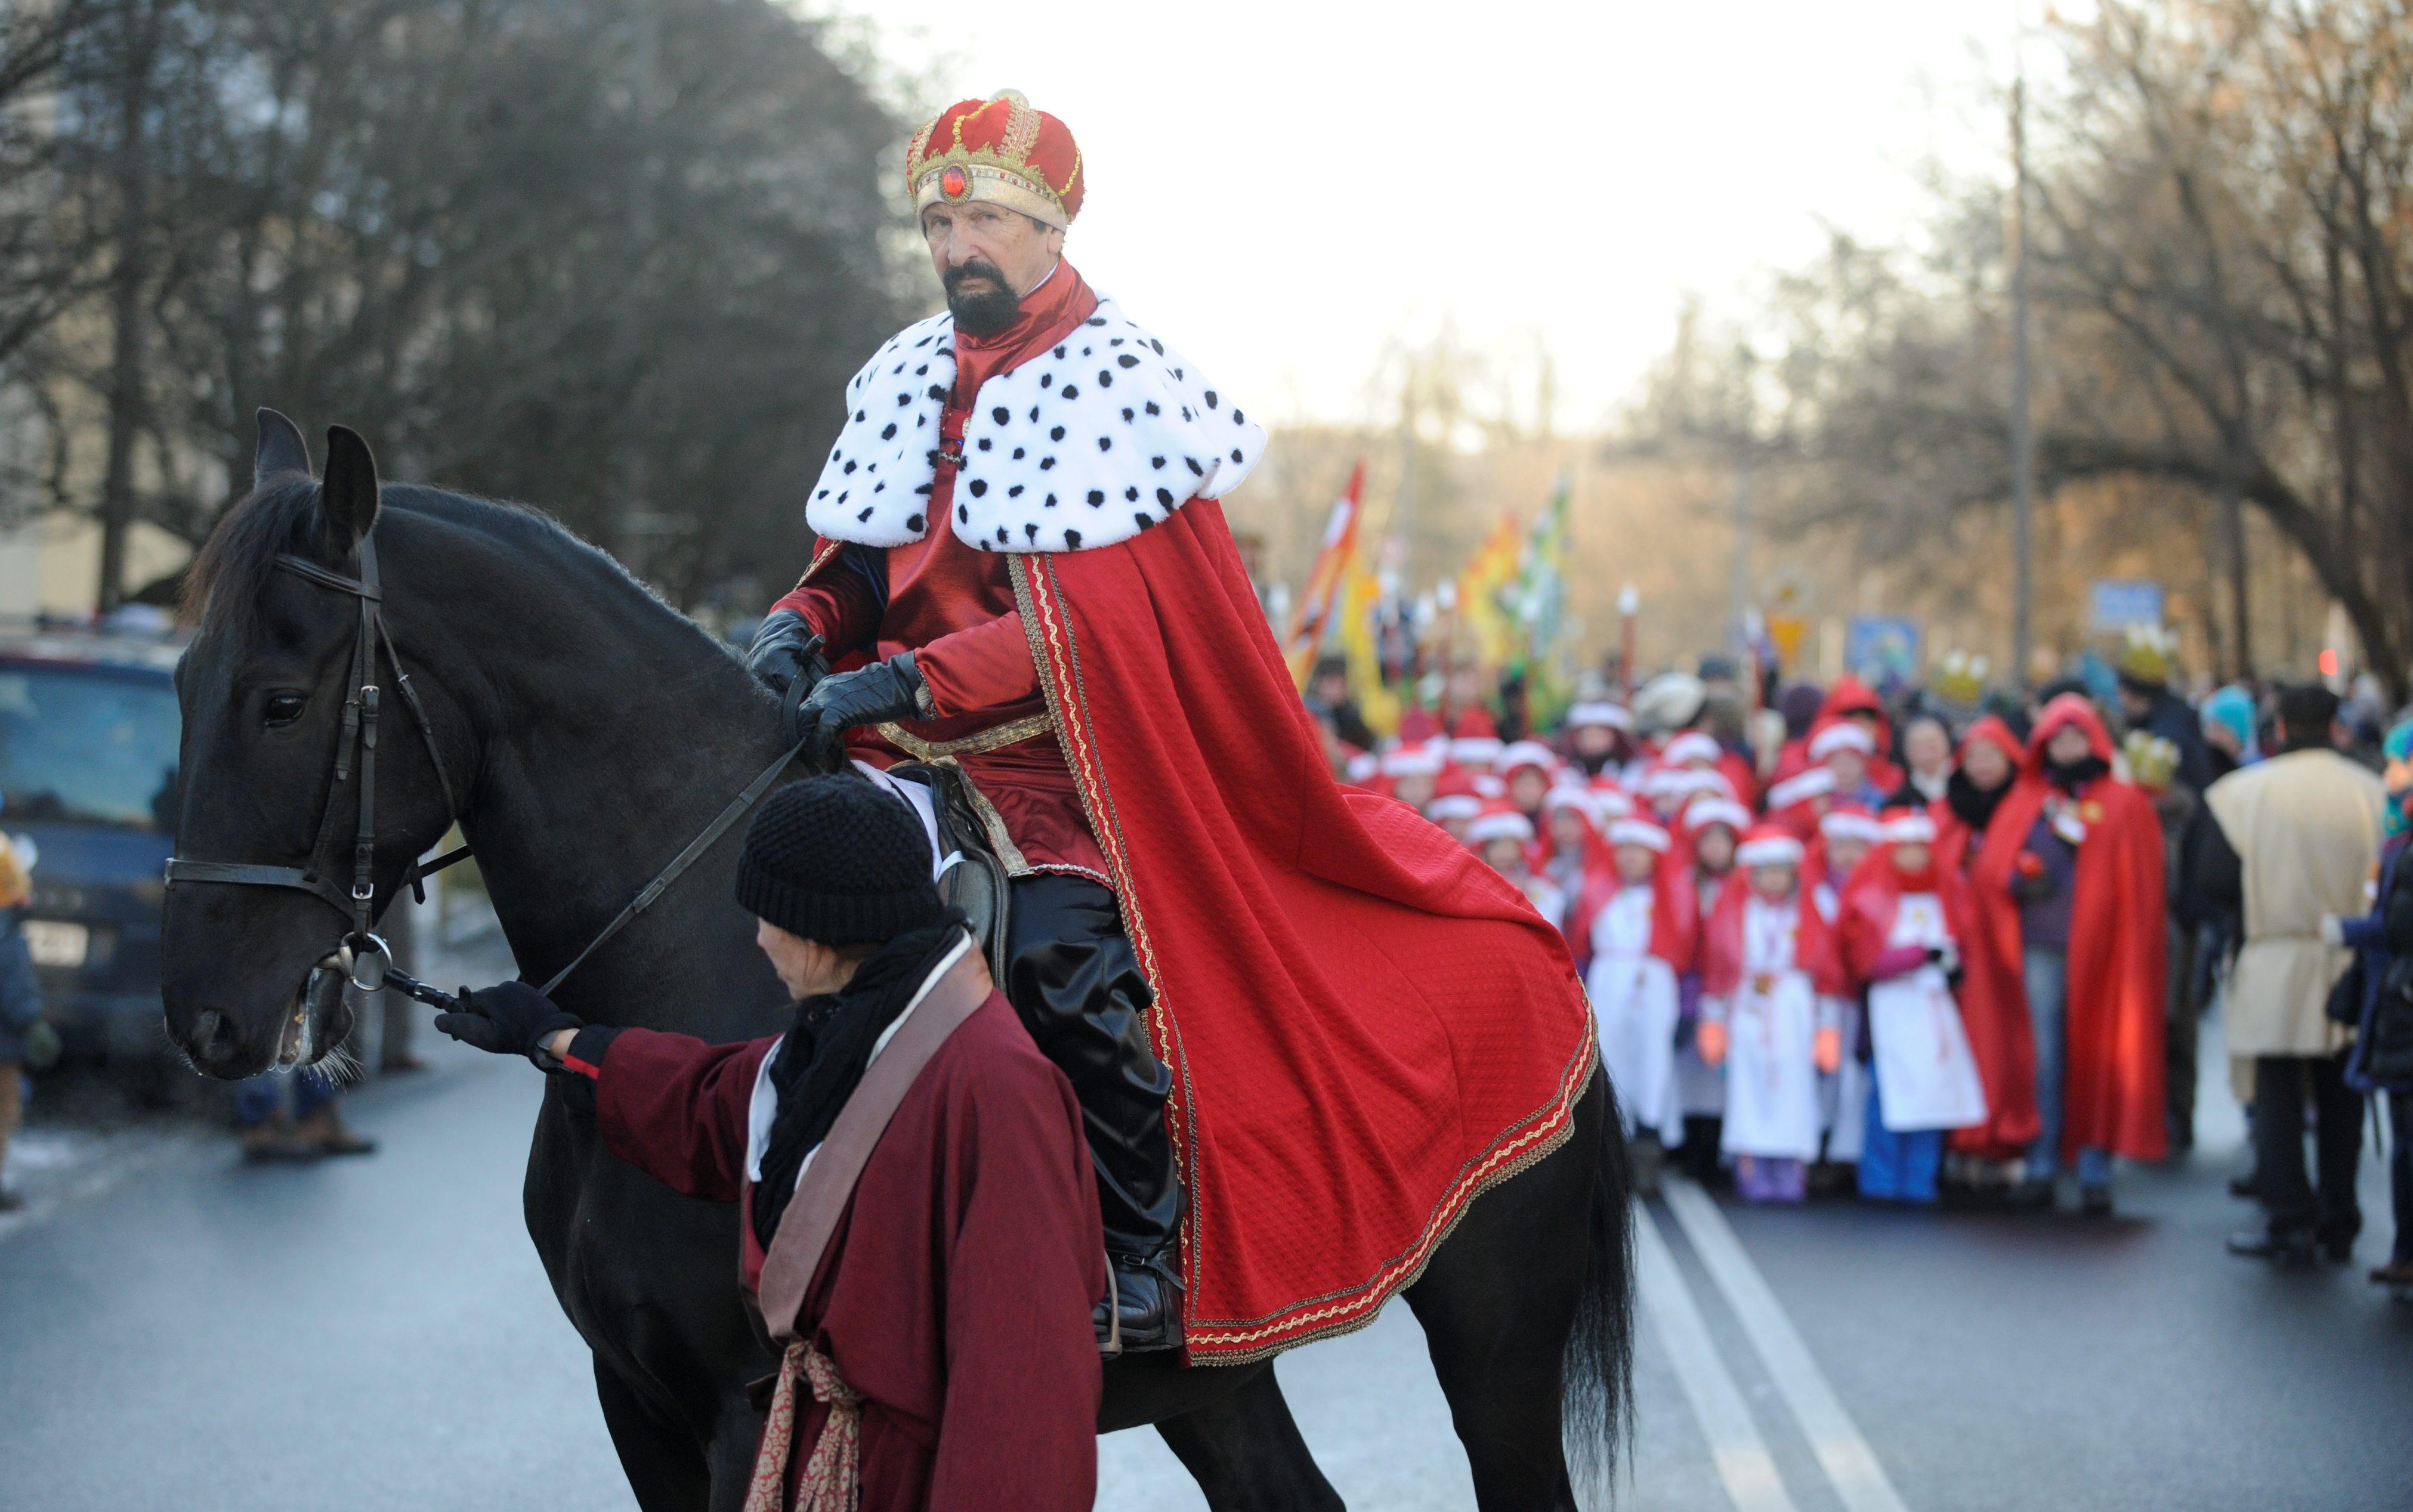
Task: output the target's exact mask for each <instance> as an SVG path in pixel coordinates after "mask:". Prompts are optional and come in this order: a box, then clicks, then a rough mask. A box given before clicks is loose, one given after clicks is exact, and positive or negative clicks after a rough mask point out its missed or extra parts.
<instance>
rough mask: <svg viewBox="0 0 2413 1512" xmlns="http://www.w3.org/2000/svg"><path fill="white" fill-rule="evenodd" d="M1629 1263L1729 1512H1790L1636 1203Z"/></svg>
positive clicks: (1689, 1299) (1669, 1260)
mask: <svg viewBox="0 0 2413 1512" xmlns="http://www.w3.org/2000/svg"><path fill="white" fill-rule="evenodd" d="M1634 1256H1635V1259H1636V1262H1637V1264H1638V1266H1639V1267H1640V1272H1641V1273H1640V1276H1639V1278H1638V1279H1639V1280H1640V1282H1641V1284H1642V1305H1643V1307H1644V1308H1645V1309H1646V1310H1648V1311H1649V1312H1650V1314H1651V1326H1652V1327H1655V1328H1657V1329H1658V1331H1659V1339H1660V1342H1662V1343H1664V1344H1665V1345H1666V1347H1667V1355H1668V1357H1669V1358H1670V1359H1671V1360H1672V1361H1674V1363H1675V1367H1676V1380H1677V1383H1678V1384H1679V1385H1680V1386H1682V1387H1683V1388H1684V1399H1685V1400H1686V1401H1690V1402H1691V1403H1692V1404H1693V1416H1694V1418H1695V1421H1697V1422H1698V1423H1699V1424H1700V1425H1701V1432H1702V1435H1703V1436H1704V1437H1706V1438H1707V1439H1708V1440H1709V1441H1710V1459H1711V1460H1714V1461H1715V1462H1716V1464H1717V1469H1718V1478H1719V1479H1720V1480H1722V1481H1724V1482H1725V1488H1726V1500H1728V1501H1730V1502H1732V1503H1733V1504H1734V1506H1735V1512H1793V1498H1792V1497H1791V1496H1789V1495H1787V1494H1786V1493H1785V1490H1784V1480H1783V1479H1782V1478H1781V1477H1780V1476H1779V1475H1777V1473H1776V1460H1774V1459H1773V1458H1772V1457H1771V1456H1770V1455H1769V1452H1768V1441H1767V1440H1766V1439H1763V1438H1761V1437H1760V1434H1759V1426H1758V1425H1757V1424H1755V1423H1754V1422H1753V1421H1752V1420H1751V1408H1750V1406H1749V1405H1748V1404H1746V1403H1745V1402H1744V1401H1743V1400H1742V1391H1741V1389H1740V1388H1739V1387H1738V1386H1736V1385H1735V1378H1734V1376H1733V1375H1732V1374H1731V1373H1729V1372H1728V1371H1727V1370H1726V1367H1725V1361H1724V1360H1723V1359H1720V1358H1719V1357H1718V1348H1717V1345H1716V1343H1715V1342H1713V1341H1711V1339H1710V1330H1709V1326H1708V1325H1707V1324H1705V1323H1703V1322H1702V1321H1701V1310H1700V1307H1699V1305H1698V1304H1697V1303H1695V1301H1694V1300H1693V1294H1692V1293H1691V1292H1690V1291H1688V1290H1686V1289H1685V1286H1684V1277H1683V1273H1682V1272H1681V1271H1680V1270H1678V1269H1677V1268H1676V1257H1675V1256H1674V1255H1672V1254H1669V1253H1667V1241H1666V1240H1665V1239H1664V1238H1660V1237H1659V1225H1658V1224H1656V1223H1652V1222H1651V1212H1650V1209H1648V1208H1645V1207H1643V1206H1642V1205H1641V1204H1640V1203H1636V1204H1635V1205H1634Z"/></svg>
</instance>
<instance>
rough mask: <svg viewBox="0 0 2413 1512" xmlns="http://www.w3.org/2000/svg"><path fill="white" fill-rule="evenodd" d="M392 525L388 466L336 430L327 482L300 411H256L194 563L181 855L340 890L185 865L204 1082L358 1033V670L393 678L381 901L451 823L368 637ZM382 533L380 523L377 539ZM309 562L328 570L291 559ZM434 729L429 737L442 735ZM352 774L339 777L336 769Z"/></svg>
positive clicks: (185, 973) (180, 920) (312, 1056)
mask: <svg viewBox="0 0 2413 1512" xmlns="http://www.w3.org/2000/svg"><path fill="white" fill-rule="evenodd" d="M377 518H378V483H377V463H376V461H375V460H374V459H373V458H372V457H371V456H370V454H369V449H368V446H367V443H365V442H363V440H362V439H361V437H359V436H357V435H355V434H354V433H352V432H351V431H349V430H347V429H345V428H343V427H342V426H336V427H333V429H331V430H330V431H329V432H328V436H327V470H326V476H325V478H324V479H323V480H320V479H314V478H313V477H312V476H311V472H310V457H309V452H308V449H307V447H306V445H305V444H304V442H303V438H302V434H301V432H300V431H299V430H297V429H296V428H295V427H294V425H293V422H290V421H289V420H287V419H286V418H285V417H284V416H282V415H279V414H277V413H275V412H274V411H273V410H262V411H260V415H259V450H258V452H257V454H256V457H255V460H254V483H253V489H252V492H251V494H250V495H249V496H248V497H245V498H244V499H243V500H242V501H240V502H239V503H237V504H236V505H235V506H234V507H233V509H231V510H230V511H228V514H227V517H226V518H225V520H223V521H222V522H221V523H220V525H219V526H218V528H217V529H216V530H215V532H214V533H213V534H212V536H211V538H210V541H209V542H208V544H207V545H205V546H204V547H203V548H202V551H201V554H200V556H199V557H198V558H197V559H196V560H195V563H194V568H193V571H192V573H191V574H190V580H189V587H188V590H187V597H188V606H189V608H190V609H191V610H192V611H193V612H194V613H195V614H196V615H197V618H198V630H197V633H196V634H195V636H194V639H193V642H192V645H191V646H190V648H189V649H188V650H187V651H186V652H185V656H184V659H183V660H182V661H181V663H180V664H179V665H178V667H177V670H176V698H177V703H178V704H179V706H180V707H181V709H182V711H183V716H184V732H183V741H182V746H181V749H180V752H179V760H178V769H179V773H180V793H179V802H178V810H177V820H176V845H177V852H178V856H179V862H180V863H182V862H183V861H185V860H186V859H188V858H189V859H195V860H200V861H203V862H220V863H234V864H239V865H244V866H251V867H261V868H292V869H293V872H294V874H295V875H296V876H298V877H299V878H302V879H305V880H311V881H315V882H324V883H332V886H319V887H318V888H317V889H316V890H315V891H314V890H309V889H305V888H304V887H303V886H298V885H294V884H293V883H292V882H287V883H285V884H283V885H268V886H246V885H239V884H237V883H236V882H233V881H232V880H217V879H210V878H206V877H204V878H202V879H200V880H187V879H183V878H179V879H177V880H175V881H174V882H172V883H171V885H170V888H169V892H168V899H167V903H166V907H165V912H164V917H163V919H162V926H161V940H160V943H161V953H162V982H161V986H162V990H163V995H164V998H165V1002H166V1011H167V1027H168V1033H169V1037H170V1039H171V1040H173V1041H174V1042H175V1044H176V1045H177V1046H178V1047H179V1048H180V1049H182V1050H183V1051H184V1052H185V1055H186V1057H188V1058H189V1059H190V1060H191V1061H192V1063H193V1065H194V1066H195V1067H196V1068H197V1069H199V1070H200V1071H201V1072H202V1073H204V1074H205V1075H212V1076H218V1077H226V1078H234V1077H242V1076H249V1075H256V1074H258V1073H259V1072H261V1071H265V1070H268V1069H269V1068H271V1067H274V1066H300V1065H307V1064H311V1063H313V1062H315V1061H318V1060H322V1059H324V1058H325V1057H326V1056H327V1055H329V1054H330V1053H332V1052H333V1050H334V1049H335V1047H336V1046H338V1045H341V1044H342V1043H343V1042H344V1039H345V1037H346V1036H347V1035H348V1033H349V1031H350V1030H351V1027H352V1011H351V1009H350V1008H349V1006H348V1004H347V1003H346V1002H345V1001H344V982H345V973H344V971H342V970H340V969H339V964H338V963H339V961H340V960H341V959H342V956H341V955H340V949H341V946H342V942H343V941H344V940H345V938H346V936H347V935H348V933H349V932H350V930H351V928H352V926H353V920H352V919H351V918H350V917H349V916H348V914H347V912H345V911H344V908H343V905H342V903H341V902H340V901H339V899H342V898H344V897H348V894H349V893H350V891H351V889H352V886H353V878H354V874H355V866H354V843H355V831H356V828H357V827H358V826H357V823H356V822H357V818H358V814H359V808H360V788H361V784H362V782H363V777H364V776H365V775H367V774H366V773H365V772H364V770H363V768H364V766H365V765H367V764H368V763H364V762H363V761H362V760H360V759H359V757H360V755H361V754H362V753H363V751H364V750H365V749H366V746H365V743H363V741H361V740H360V738H359V736H358V734H356V728H357V724H358V721H359V719H360V717H361V713H362V711H361V709H360V708H359V707H357V706H354V707H348V705H356V704H358V703H359V702H360V700H359V698H358V696H357V695H358V689H357V687H356V684H355V676H356V674H357V673H358V672H359V669H360V668H361V667H363V666H364V667H365V669H366V673H365V676H364V677H363V678H362V679H361V680H363V681H365V682H367V683H369V684H383V685H385V686H384V688H383V689H382V694H383V697H382V699H381V704H382V708H381V711H380V717H379V719H377V721H376V723H377V726H378V728H377V739H376V743H375V761H374V798H375V808H374V815H375V836H376V846H375V850H374V860H373V866H372V868H371V875H372V878H373V880H374V902H375V903H376V904H378V905H381V904H382V903H384V902H385V901H387V900H389V899H390V898H391V897H392V894H393V892H394V890H395V889H396V887H397V886H398V885H399V883H400V882H401V880H402V876H403V872H404V868H405V867H407V866H408V864H409V863H410V860H411V859H412V858H413V857H414V856H416V855H418V854H420V853H421V852H422V851H424V850H425V849H426V848H427V847H428V846H429V845H431V844H433V843H434V842H435V841H436V840H437V838H440V837H441V836H442V835H443V833H444V831H445V829H446V828H447V827H448V826H449V825H450V824H451V823H452V819H453V817H454V816H453V815H452V813H451V812H450V811H449V808H448V806H447V802H446V797H445V793H444V783H443V779H442V778H441V776H440V775H439V772H438V769H437V762H436V759H435V757H434V755H433V752H432V749H430V747H428V746H422V743H421V741H420V739H419V736H418V734H417V733H416V732H414V731H412V730H411V729H409V722H410V718H411V716H410V714H409V713H408V712H407V711H406V709H405V707H404V706H403V703H402V701H401V700H400V699H398V698H396V697H395V696H394V686H393V674H394V671H395V667H394V660H393V658H392V657H391V656H384V655H381V654H380V653H379V651H378V649H377V646H376V645H370V646H369V647H368V648H367V651H366V660H365V661H364V662H356V657H357V656H359V655H360V654H361V652H360V649H359V648H360V645H361V641H362V637H363V627H364V623H365V620H364V616H363V613H362V602H363V600H361V598H360V597H359V596H357V595H355V594H354V593H352V592H350V591H348V590H346V589H344V588H343V587H341V586H336V585H333V584H331V583H330V582H329V581H327V579H335V580H345V579H357V578H358V577H359V576H360V573H361V542H362V541H363V538H365V537H366V536H367V535H368V533H369V531H370V529H371V527H372V526H374V525H376V523H377ZM384 539H386V537H385V535H384V534H380V536H379V540H381V541H382V540H384ZM280 556H282V557H287V558H298V563H299V564H302V565H305V566H308V567H315V568H318V569H319V570H321V571H323V573H324V574H326V578H318V577H313V576H311V575H308V574H307V573H306V572H305V571H296V570H294V568H295V566H296V563H295V562H293V561H291V560H289V561H288V562H287V563H286V564H285V565H284V566H283V567H282V568H280V564H279V558H280ZM430 739H431V741H432V739H433V735H432V734H431V736H430ZM339 773H340V774H341V775H339Z"/></svg>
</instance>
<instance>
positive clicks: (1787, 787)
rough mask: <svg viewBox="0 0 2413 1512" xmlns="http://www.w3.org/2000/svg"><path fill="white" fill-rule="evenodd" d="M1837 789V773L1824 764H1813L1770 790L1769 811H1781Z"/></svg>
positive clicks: (1821, 796)
mask: <svg viewBox="0 0 2413 1512" xmlns="http://www.w3.org/2000/svg"><path fill="white" fill-rule="evenodd" d="M1834 791H1835V774H1834V773H1832V772H1830V771H1828V770H1827V769H1826V768H1825V767H1823V766H1813V767H1811V768H1810V769H1809V770H1808V771H1805V772H1803V773H1801V774H1800V775H1799V776H1798V777H1788V778H1785V779H1784V781H1782V782H1779V783H1778V784H1776V786H1774V787H1772V788H1770V789H1769V790H1768V811H1769V813H1781V812H1783V811H1784V809H1787V808H1792V807H1793V806H1794V805H1795V804H1801V803H1808V802H1809V801H1810V800H1811V799H1813V798H1823V797H1825V796H1826V795H1827V794H1828V793H1832V792H1834Z"/></svg>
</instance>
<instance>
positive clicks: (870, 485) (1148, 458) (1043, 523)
mask: <svg viewBox="0 0 2413 1512" xmlns="http://www.w3.org/2000/svg"><path fill="white" fill-rule="evenodd" d="M954 388H955V318H954V317H953V316H949V315H935V316H932V317H931V318H930V319H926V320H922V321H918V322H916V323H915V324H912V325H910V326H907V327H906V328H905V329H904V330H902V331H900V332H898V333H897V334H896V335H895V336H893V337H891V338H890V340H889V342H888V344H887V345H886V346H884V347H882V348H880V351H879V352H878V354H877V355H875V356H874V357H873V358H872V359H871V361H870V362H868V363H865V364H864V367H863V371H861V372H859V373H857V374H855V376H854V378H853V380H852V381H851V382H850V383H849V384H848V385H847V389H846V397H847V405H848V414H847V419H846V425H845V428H844V429H842V430H841V431H840V432H839V433H838V438H837V445H836V447H835V448H834V449H833V450H832V451H831V452H830V458H829V463H828V465H827V466H825V467H822V475H821V480H820V481H819V482H816V483H815V484H814V485H813V492H812V497H811V498H810V500H809V501H807V504H806V507H805V519H806V521H807V523H808V524H809V525H811V526H812V527H813V530H814V532H815V533H816V534H818V535H820V536H821V537H822V538H823V539H824V540H830V541H850V542H852V543H854V544H857V545H864V546H883V547H884V546H902V545H904V544H906V543H908V542H909V541H919V540H921V539H922V537H923V535H924V534H925V532H926V531H927V530H928V528H929V503H930V492H931V488H932V485H933V480H934V478H935V476H936V471H937V464H938V445H939V420H940V413H941V411H942V410H944V408H946V403H947V395H948V394H949V393H951V392H952V391H953V390H954ZM1265 449H1266V433H1265V429H1264V427H1262V426H1260V425H1258V424H1256V423H1255V422H1252V421H1251V420H1250V419H1249V418H1248V417H1247V416H1246V415H1245V414H1243V413H1242V412H1241V411H1240V409H1239V408H1238V407H1237V406H1236V405H1234V404H1233V403H1232V402H1231V401H1230V400H1229V399H1228V398H1226V397H1225V396H1224V395H1223V394H1222V393H1219V392H1218V391H1217V390H1216V389H1215V388H1214V387H1213V386H1212V385H1211V384H1209V383H1208V382H1207V379H1206V378H1205V377H1204V376H1203V375H1202V374H1200V373H1199V371H1198V370H1197V369H1196V368H1195V367H1192V366H1191V365H1190V363H1188V362H1187V361H1185V360H1184V359H1183V358H1182V356H1181V354H1180V353H1178V352H1177V351H1175V350H1174V349H1173V348H1170V347H1168V346H1166V345H1165V344H1164V343H1163V342H1162V341H1160V340H1158V339H1156V338H1155V337H1154V336H1151V335H1149V334H1147V332H1146V331H1144V330H1142V329H1141V328H1140V327H1139V326H1138V325H1137V324H1135V323H1133V322H1132V320H1131V319H1129V318H1127V317H1126V316H1125V315H1124V314H1123V313H1122V311H1121V309H1120V308H1118V306H1117V305H1116V304H1115V302H1114V301H1112V300H1110V299H1104V298H1101V299H1100V300H1099V302H1098V308H1097V311H1096V313H1095V314H1093V315H1091V316H1090V317H1089V319H1088V321H1087V322H1086V323H1084V324H1082V325H1078V326H1075V327H1074V328H1073V333H1072V334H1070V335H1068V336H1066V337H1065V338H1064V340H1063V342H1062V343H1060V344H1059V345H1058V346H1056V347H1054V348H1050V349H1049V350H1047V351H1044V352H1042V353H1040V354H1039V355H1038V356H1036V357H1034V358H1032V359H1030V360H1029V362H1026V363H1023V364H1022V365H1021V366H1019V367H1016V368H1014V369H1012V370H1010V371H1008V372H1004V373H999V374H998V375H997V376H996V377H994V378H990V379H989V380H988V381H987V382H986V383H984V384H983V385H982V386H981V392H980V394H979V396H978V397H977V399H976V400H975V401H974V403H973V405H972V413H971V417H970V419H969V420H968V421H967V422H965V425H964V466H963V468H962V471H961V472H960V473H959V474H958V475H957V476H956V479H955V505H954V513H955V518H954V520H953V521H952V522H950V523H951V524H952V525H953V526H954V528H955V536H956V539H958V540H960V541H963V542H964V543H965V544H966V545H968V546H976V547H978V548H980V549H981V550H983V551H1008V552H1049V551H1092V550H1095V549H1096V548H1098V547H1100V546H1112V545H1116V544H1118V543H1119V542H1121V541H1129V540H1130V539H1131V538H1132V537H1133V536H1135V535H1138V534H1139V533H1140V532H1141V531H1143V530H1146V529H1147V528H1149V527H1150V526H1154V525H1155V524H1156V523H1157V522H1158V521H1160V520H1162V519H1164V518H1165V517H1166V516H1168V515H1170V514H1171V513H1172V512H1173V511H1175V510H1177V509H1179V508H1180V507H1181V506H1182V505H1183V504H1184V503H1185V502H1187V501H1188V500H1190V499H1192V498H1221V497H1223V495H1225V494H1226V493H1228V492H1230V491H1231V490H1232V489H1233V488H1234V487H1236V486H1237V485H1238V483H1239V482H1240V480H1241V479H1243V478H1245V477H1247V476H1248V475H1249V469H1250V468H1251V467H1255V466H1256V464H1257V459H1258V458H1259V457H1260V456H1263V455H1264V454H1265Z"/></svg>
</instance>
